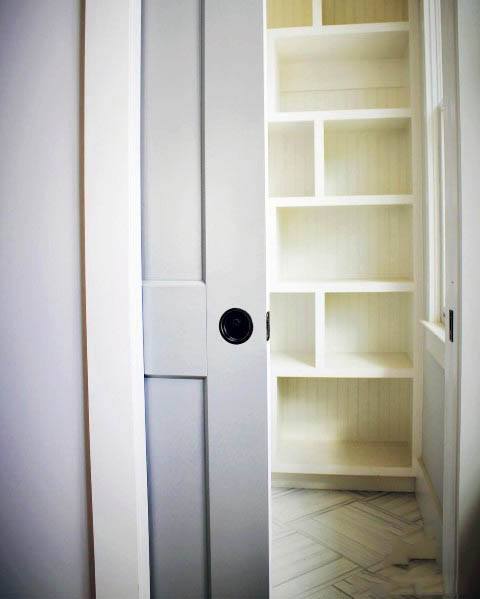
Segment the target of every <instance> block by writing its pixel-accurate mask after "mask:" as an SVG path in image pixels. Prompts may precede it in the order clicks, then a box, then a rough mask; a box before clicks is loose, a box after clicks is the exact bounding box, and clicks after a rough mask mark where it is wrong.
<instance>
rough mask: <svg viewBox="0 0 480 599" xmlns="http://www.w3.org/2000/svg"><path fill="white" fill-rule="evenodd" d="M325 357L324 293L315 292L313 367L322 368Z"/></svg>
mask: <svg viewBox="0 0 480 599" xmlns="http://www.w3.org/2000/svg"><path fill="white" fill-rule="evenodd" d="M324 356H325V292H324V291H316V292H315V366H316V367H317V368H321V367H322V366H324V361H325V360H324Z"/></svg>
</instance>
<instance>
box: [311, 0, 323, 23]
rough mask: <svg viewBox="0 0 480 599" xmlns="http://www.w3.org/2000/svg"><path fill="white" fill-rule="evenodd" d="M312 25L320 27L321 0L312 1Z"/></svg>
mask: <svg viewBox="0 0 480 599" xmlns="http://www.w3.org/2000/svg"><path fill="white" fill-rule="evenodd" d="M312 25H313V26H314V27H321V26H322V0H312Z"/></svg>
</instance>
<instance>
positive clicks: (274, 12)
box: [267, 0, 312, 29]
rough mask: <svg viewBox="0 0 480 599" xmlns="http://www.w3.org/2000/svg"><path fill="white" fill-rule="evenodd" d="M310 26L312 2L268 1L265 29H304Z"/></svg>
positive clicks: (295, 0)
mask: <svg viewBox="0 0 480 599" xmlns="http://www.w3.org/2000/svg"><path fill="white" fill-rule="evenodd" d="M311 24H312V0H268V2H267V27H268V28H269V29H274V28H278V27H306V26H309V25H311Z"/></svg>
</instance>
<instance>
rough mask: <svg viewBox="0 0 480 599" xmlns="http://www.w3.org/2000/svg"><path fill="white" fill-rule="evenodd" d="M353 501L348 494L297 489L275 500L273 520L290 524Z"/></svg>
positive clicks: (353, 498) (350, 494)
mask: <svg viewBox="0 0 480 599" xmlns="http://www.w3.org/2000/svg"><path fill="white" fill-rule="evenodd" d="M354 500H355V496H354V495H353V494H352V493H348V492H342V491H315V490H311V489H297V490H296V492H294V493H288V494H285V495H281V496H279V497H276V498H275V501H274V502H273V518H274V519H275V520H276V521H278V522H291V521H292V520H297V519H298V518H303V517H305V516H309V515H312V514H316V513H319V512H321V511H323V510H326V509H331V508H332V507H335V506H337V505H341V504H345V503H347V502H350V501H354Z"/></svg>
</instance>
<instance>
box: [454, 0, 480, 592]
mask: <svg viewBox="0 0 480 599" xmlns="http://www.w3.org/2000/svg"><path fill="white" fill-rule="evenodd" d="M457 27H458V32H457V44H458V102H459V121H460V127H459V133H460V177H459V178H460V201H461V224H460V226H461V257H460V268H461V279H462V292H461V302H460V312H461V313H460V319H461V322H460V327H461V335H460V447H459V449H460V455H459V489H458V513H459V519H458V526H459V546H460V556H459V582H460V585H459V586H460V588H459V590H460V591H461V592H462V593H465V595H467V594H468V596H472V597H473V596H478V594H479V592H480V577H479V576H478V569H479V565H480V457H479V455H480V368H479V339H480V318H479V302H480V265H479V256H480V235H479V224H480V185H479V171H480V169H479V165H480V145H479V143H480V111H479V105H480V35H479V32H480V2H478V0H459V1H458V2H457Z"/></svg>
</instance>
